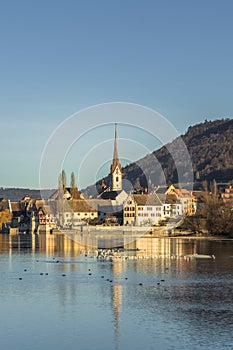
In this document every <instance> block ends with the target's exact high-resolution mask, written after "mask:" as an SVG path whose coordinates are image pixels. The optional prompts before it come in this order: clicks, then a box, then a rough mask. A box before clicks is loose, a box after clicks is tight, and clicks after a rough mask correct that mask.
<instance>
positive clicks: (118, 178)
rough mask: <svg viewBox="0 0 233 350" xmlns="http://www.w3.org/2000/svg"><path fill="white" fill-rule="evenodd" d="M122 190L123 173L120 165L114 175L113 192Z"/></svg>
mask: <svg viewBox="0 0 233 350" xmlns="http://www.w3.org/2000/svg"><path fill="white" fill-rule="evenodd" d="M121 190H122V172H121V169H120V167H119V165H117V166H116V168H115V170H114V171H113V173H112V191H121Z"/></svg>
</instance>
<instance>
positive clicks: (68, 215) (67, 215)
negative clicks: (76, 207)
mask: <svg viewBox="0 0 233 350" xmlns="http://www.w3.org/2000/svg"><path fill="white" fill-rule="evenodd" d="M77 215H78V216H79V215H81V214H80V213H77ZM84 215H85V216H87V215H88V214H87V213H85V214H84ZM91 215H94V213H91ZM66 217H67V218H69V217H71V214H69V213H67V214H66Z"/></svg>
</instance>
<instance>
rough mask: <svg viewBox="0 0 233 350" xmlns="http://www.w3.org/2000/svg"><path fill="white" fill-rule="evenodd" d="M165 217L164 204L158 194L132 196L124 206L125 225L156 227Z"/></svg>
mask: <svg viewBox="0 0 233 350" xmlns="http://www.w3.org/2000/svg"><path fill="white" fill-rule="evenodd" d="M162 217H163V204H162V202H161V201H160V199H159V197H158V196H157V195H156V194H149V195H147V194H130V195H129V196H128V198H127V199H126V201H125V203H124V206H123V224H124V225H134V226H145V225H156V224H158V223H159V221H160V220H161V218H162Z"/></svg>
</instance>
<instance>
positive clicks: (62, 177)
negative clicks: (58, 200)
mask: <svg viewBox="0 0 233 350" xmlns="http://www.w3.org/2000/svg"><path fill="white" fill-rule="evenodd" d="M61 180H62V186H63V190H65V189H66V173H65V170H64V169H63V170H62V173H61Z"/></svg>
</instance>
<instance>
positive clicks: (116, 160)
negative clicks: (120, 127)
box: [111, 123, 120, 174]
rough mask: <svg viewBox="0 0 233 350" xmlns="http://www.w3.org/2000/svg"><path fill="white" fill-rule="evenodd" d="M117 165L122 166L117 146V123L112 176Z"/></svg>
mask: <svg viewBox="0 0 233 350" xmlns="http://www.w3.org/2000/svg"><path fill="white" fill-rule="evenodd" d="M117 165H120V162H119V158H118V146H117V123H115V138H114V150H113V161H112V165H111V174H112V172H113V171H114V169H115V168H116V166H117Z"/></svg>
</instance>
